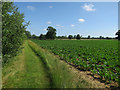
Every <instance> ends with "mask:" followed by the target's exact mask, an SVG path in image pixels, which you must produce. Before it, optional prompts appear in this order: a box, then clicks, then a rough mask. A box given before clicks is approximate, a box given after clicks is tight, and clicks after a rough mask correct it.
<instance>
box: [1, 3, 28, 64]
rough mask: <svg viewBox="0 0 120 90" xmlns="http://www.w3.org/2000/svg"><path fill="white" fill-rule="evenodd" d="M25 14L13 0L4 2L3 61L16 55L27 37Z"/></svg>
mask: <svg viewBox="0 0 120 90" xmlns="http://www.w3.org/2000/svg"><path fill="white" fill-rule="evenodd" d="M23 23H25V21H24V14H23V13H20V12H19V11H18V8H17V7H16V6H14V4H13V2H2V55H3V62H4V63H6V62H7V61H8V58H11V57H13V56H16V55H17V54H18V51H19V50H20V46H21V45H22V43H23V41H24V39H25V31H26V26H28V25H29V22H28V23H25V24H23Z"/></svg>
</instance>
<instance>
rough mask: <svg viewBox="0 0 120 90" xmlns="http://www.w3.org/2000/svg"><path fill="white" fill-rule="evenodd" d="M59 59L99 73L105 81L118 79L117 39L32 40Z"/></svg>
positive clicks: (119, 67) (119, 76) (119, 74)
mask: <svg viewBox="0 0 120 90" xmlns="http://www.w3.org/2000/svg"><path fill="white" fill-rule="evenodd" d="M33 41H34V42H35V43H37V44H38V45H40V46H41V47H43V48H46V49H49V50H51V51H52V52H53V53H54V54H56V55H59V56H60V58H61V59H63V60H66V61H67V62H69V63H71V64H73V65H75V66H77V67H80V69H82V70H88V71H91V72H93V73H94V74H98V75H100V77H101V78H100V79H105V80H106V81H109V82H111V81H117V82H118V81H119V78H120V63H119V59H118V41H117V40H33Z"/></svg>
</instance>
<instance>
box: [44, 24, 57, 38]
mask: <svg viewBox="0 0 120 90" xmlns="http://www.w3.org/2000/svg"><path fill="white" fill-rule="evenodd" d="M47 30H48V32H47V33H46V38H47V39H55V38H56V29H55V28H53V27H51V26H49V27H48V28H47Z"/></svg>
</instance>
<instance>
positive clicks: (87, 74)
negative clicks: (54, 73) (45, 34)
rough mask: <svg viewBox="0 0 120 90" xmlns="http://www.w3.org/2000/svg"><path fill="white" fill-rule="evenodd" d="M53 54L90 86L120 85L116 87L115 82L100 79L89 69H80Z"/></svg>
mask: <svg viewBox="0 0 120 90" xmlns="http://www.w3.org/2000/svg"><path fill="white" fill-rule="evenodd" d="M51 53H52V52H51ZM52 54H54V53H52ZM54 55H55V54H54ZM55 56H56V57H57V58H59V59H60V60H61V62H65V63H66V65H67V66H68V67H69V69H70V70H71V71H72V72H74V73H75V74H76V75H77V76H78V77H76V78H78V79H83V80H85V81H87V82H88V83H89V84H91V87H90V88H108V89H120V87H118V83H117V82H114V81H112V82H111V83H109V82H108V81H105V80H104V79H102V80H101V79H100V76H99V75H97V74H95V75H94V74H93V73H92V72H91V71H85V70H81V68H80V67H76V66H75V65H74V64H72V63H68V62H66V61H65V60H63V59H61V58H60V57H59V55H55Z"/></svg>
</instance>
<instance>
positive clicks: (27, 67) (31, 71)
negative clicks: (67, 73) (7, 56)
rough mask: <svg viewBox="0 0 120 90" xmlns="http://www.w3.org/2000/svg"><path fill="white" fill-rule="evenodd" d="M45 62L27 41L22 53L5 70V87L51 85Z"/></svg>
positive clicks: (42, 86)
mask: <svg viewBox="0 0 120 90" xmlns="http://www.w3.org/2000/svg"><path fill="white" fill-rule="evenodd" d="M43 65H44V64H43V63H42V61H41V60H40V58H39V57H38V56H36V55H35V53H34V52H33V51H32V49H31V48H30V47H29V46H28V43H27V42H26V43H25V45H24V50H23V52H22V54H21V55H20V56H18V57H16V58H15V61H13V62H11V63H9V65H7V67H5V69H4V70H3V76H4V77H3V87H10V88H13V87H14V88H15V87H21V88H44V87H51V86H50V80H49V77H48V74H47V73H46V70H45V68H44V66H43Z"/></svg>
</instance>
